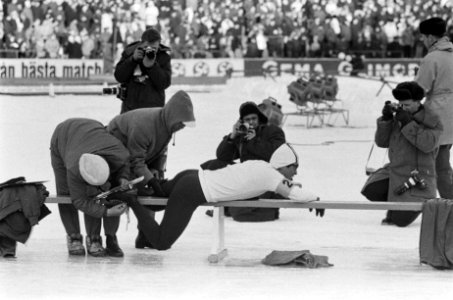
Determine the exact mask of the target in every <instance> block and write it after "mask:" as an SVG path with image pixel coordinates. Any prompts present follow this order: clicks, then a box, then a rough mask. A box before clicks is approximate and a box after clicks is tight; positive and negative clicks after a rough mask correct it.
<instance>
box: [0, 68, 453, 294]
mask: <svg viewBox="0 0 453 300" xmlns="http://www.w3.org/2000/svg"><path fill="white" fill-rule="evenodd" d="M293 79H294V78H293V77H290V76H285V77H278V78H276V79H275V80H272V79H269V78H268V79H265V78H234V79H231V80H230V81H229V82H228V83H227V85H226V86H223V87H214V88H213V89H212V90H213V92H211V93H196V92H190V93H189V94H190V95H191V97H192V101H193V103H194V109H195V116H196V119H197V127H196V128H186V129H184V130H182V131H181V132H178V133H177V135H176V141H175V142H176V145H175V146H170V150H169V152H170V153H169V161H168V173H167V175H168V176H169V177H172V176H173V175H175V174H176V173H177V172H179V171H181V170H183V169H187V168H197V167H198V165H199V164H200V163H202V162H204V161H206V160H208V159H211V158H213V157H214V155H215V149H216V147H217V145H218V143H219V142H220V140H221V138H222V137H223V135H225V134H226V133H228V132H229V131H230V130H231V126H232V125H233V123H234V122H235V121H236V119H237V118H238V108H239V105H240V104H241V103H242V102H244V101H255V102H260V101H261V100H262V99H264V98H266V97H269V96H271V97H274V98H275V99H277V100H278V101H279V103H280V104H282V105H283V111H284V112H291V111H294V110H295V106H294V104H293V103H291V102H290V101H289V100H288V94H287V91H286V86H287V85H288V84H289V83H290V82H291V80H293ZM395 80H397V81H402V80H406V79H403V78H397V79H395ZM381 85H382V83H381V82H379V81H370V80H365V79H357V78H349V77H340V78H339V86H340V92H339V98H341V99H343V107H344V108H347V109H349V110H350V124H349V125H350V126H349V127H346V126H344V122H343V121H342V119H341V118H338V119H337V121H336V123H335V126H333V127H329V126H323V127H316V128H310V129H307V128H306V127H305V119H304V118H302V117H296V116H289V117H288V119H287V121H286V123H285V125H284V130H285V133H286V135H287V140H288V141H289V142H292V143H294V144H295V147H296V150H297V151H298V153H299V155H300V158H301V168H300V170H299V174H298V175H297V176H296V180H298V181H300V182H302V183H303V185H304V187H306V188H307V189H310V190H312V191H315V192H317V193H318V194H319V196H320V197H321V198H322V199H324V200H343V201H364V199H363V197H362V196H361V195H360V189H361V187H362V185H363V183H364V182H365V180H366V176H365V164H366V161H367V157H368V154H369V150H370V147H371V144H372V142H371V141H372V139H373V134H374V129H375V120H376V118H377V117H378V116H379V114H380V111H381V108H382V105H383V103H384V102H385V100H389V99H392V97H391V91H390V89H389V88H387V87H384V89H383V90H382V92H381V94H380V95H379V96H378V97H377V96H376V93H377V92H378V90H379V89H380V87H381ZM178 89H188V90H190V88H189V87H181V86H179V87H171V88H170V89H169V90H168V93H167V95H168V97H170V96H171V95H173V94H174V93H175V92H176V91H177V90H178ZM119 107H120V102H119V100H117V99H115V98H114V97H112V96H73V95H68V96H57V97H54V98H51V97H13V96H0V140H1V141H2V143H1V144H0V181H4V180H6V179H8V178H11V177H14V176H21V175H23V176H26V178H27V179H28V180H48V182H47V184H46V186H47V187H48V189H49V190H50V192H51V194H54V193H55V186H54V185H55V184H54V178H53V173H52V169H51V166H50V155H49V149H48V148H49V141H50V137H51V135H52V132H53V129H54V128H55V126H56V125H57V124H58V123H59V122H61V121H63V120H65V119H67V118H71V117H87V118H93V119H97V120H99V121H101V122H103V123H107V122H108V121H109V120H110V119H111V118H112V117H114V116H115V115H116V114H117V113H118V112H119ZM325 142H329V143H325ZM375 154H376V153H375ZM384 155H385V152H384V151H382V150H381V151H379V153H377V154H376V155H375V156H373V160H374V163H375V164H376V166H377V165H379V164H380V163H382V161H383V160H384ZM49 207H50V209H51V210H52V211H53V213H52V214H51V215H50V216H49V217H48V218H46V219H44V220H43V221H42V222H41V224H39V225H38V226H37V227H35V228H34V232H33V234H32V236H31V238H30V240H29V241H28V243H27V244H26V245H19V246H18V251H17V256H18V257H17V258H16V259H13V260H1V259H0V298H2V299H3V298H4V296H8V297H9V298H12V299H25V298H31V299H56V298H64V299H66V298H71V299H72V298H85V299H98V298H106V299H107V298H108V299H119V298H124V297H133V298H136V299H144V298H153V299H255V298H259V299H303V298H312V299H334V298H335V299H336V298H339V297H342V298H345V299H362V298H364V297H367V298H370V299H383V298H385V299H432V298H433V297H438V296H453V285H452V284H451V283H452V279H453V274H452V273H451V272H441V271H437V270H434V269H432V268H431V267H428V266H423V265H420V264H419V262H418V237H419V228H420V219H418V220H417V221H416V222H415V223H414V224H413V225H411V226H409V227H408V228H403V229H402V228H395V227H387V226H381V225H380V220H381V219H382V218H383V216H384V212H382V211H370V212H367V211H334V210H329V211H327V212H326V216H324V218H322V219H321V218H317V217H315V216H314V214H313V213H312V214H310V213H309V212H308V211H301V210H291V209H287V210H281V213H280V216H281V218H280V220H278V221H275V222H267V223H259V224H251V223H237V222H234V221H232V220H230V219H228V220H227V222H226V245H227V247H228V249H229V256H228V257H227V259H226V260H225V261H224V262H222V263H220V264H217V265H212V264H209V263H208V262H207V259H206V258H207V255H208V253H209V250H210V237H211V234H212V233H211V220H210V218H209V217H207V216H206V215H205V214H204V212H205V208H199V209H198V210H197V211H196V212H195V214H194V217H193V219H192V221H191V223H190V224H189V226H188V228H187V229H186V232H185V233H184V234H183V235H182V237H181V238H180V240H178V241H177V242H176V244H175V245H174V246H173V248H172V249H170V250H168V251H164V252H159V251H154V250H137V249H135V248H134V244H133V241H134V239H135V235H136V230H135V228H136V220H135V217H134V216H133V215H132V214H131V217H130V223H129V224H127V218H126V217H125V216H124V217H123V218H122V224H121V227H120V229H119V232H118V238H119V241H120V245H121V246H122V248H123V250H124V252H125V257H124V258H123V259H113V258H101V259H99V258H98V259H96V258H92V257H86V258H73V257H68V255H67V252H66V245H65V243H66V241H65V233H64V230H63V226H62V224H61V221H60V219H59V216H58V210H57V207H56V206H55V205H49ZM160 217H161V214H159V215H158V218H160ZM82 219H83V218H81V220H82ZM82 233H83V234H84V231H82ZM274 249H277V250H304V249H309V250H310V251H311V252H312V253H314V254H319V255H327V256H328V257H329V261H330V262H331V263H333V264H334V266H333V267H331V268H327V269H314V270H310V269H302V268H293V267H267V266H264V265H262V264H261V263H260V260H261V259H262V258H264V256H266V255H267V254H268V253H269V252H271V251H272V250H274Z"/></svg>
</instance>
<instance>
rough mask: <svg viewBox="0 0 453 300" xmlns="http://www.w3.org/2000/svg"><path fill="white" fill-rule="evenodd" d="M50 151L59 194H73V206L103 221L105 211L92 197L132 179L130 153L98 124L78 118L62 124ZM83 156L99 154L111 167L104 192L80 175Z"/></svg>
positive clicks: (58, 128) (56, 131)
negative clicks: (85, 154) (123, 180)
mask: <svg viewBox="0 0 453 300" xmlns="http://www.w3.org/2000/svg"><path fill="white" fill-rule="evenodd" d="M50 150H51V161H52V168H53V169H54V173H55V181H56V187H57V194H59V195H70V196H71V200H72V204H73V205H74V206H75V207H76V208H77V209H79V210H81V211H82V212H84V213H86V214H88V215H90V216H92V217H95V218H101V217H102V216H103V215H104V213H105V210H106V208H105V207H104V206H102V205H100V204H98V203H95V202H94V201H93V200H92V197H94V196H95V195H96V194H98V193H100V192H102V191H103V190H106V189H108V188H110V186H116V185H118V184H119V180H120V179H121V178H124V179H127V180H129V179H130V178H129V177H130V165H129V152H128V151H127V149H126V148H125V147H124V146H123V144H122V143H121V142H120V141H119V140H118V139H116V138H115V137H114V136H112V135H110V134H109V133H108V132H107V130H106V128H105V127H104V125H103V124H101V123H100V122H98V121H95V120H90V119H82V118H75V119H68V120H66V121H64V122H62V123H60V124H59V125H58V126H57V128H56V129H55V131H54V133H53V135H52V139H51V145H50ZM84 153H91V154H97V155H99V156H101V157H103V158H104V159H105V160H106V161H107V163H108V165H109V168H110V177H109V179H108V182H107V183H106V184H105V185H104V186H102V187H101V189H100V188H98V187H93V186H90V185H89V184H88V183H87V182H86V181H85V180H84V179H83V178H82V176H81V174H80V170H79V159H80V156H81V155H82V154H84Z"/></svg>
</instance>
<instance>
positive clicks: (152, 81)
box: [114, 28, 171, 113]
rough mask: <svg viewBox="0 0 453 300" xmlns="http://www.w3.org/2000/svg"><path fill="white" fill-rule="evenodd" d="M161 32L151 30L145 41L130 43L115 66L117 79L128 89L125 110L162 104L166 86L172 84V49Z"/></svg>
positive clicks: (122, 110)
mask: <svg viewBox="0 0 453 300" xmlns="http://www.w3.org/2000/svg"><path fill="white" fill-rule="evenodd" d="M160 40H161V37H160V33H159V32H158V31H157V30H156V29H153V28H150V29H147V30H146V31H145V32H144V33H143V35H142V38H141V41H138V42H134V43H132V44H129V45H128V46H127V47H126V49H125V50H124V51H123V54H122V55H121V60H120V61H119V62H118V64H117V65H116V68H115V73H114V75H115V78H116V80H117V81H118V82H120V83H122V84H124V85H125V86H126V88H127V96H126V98H125V99H123V103H122V106H121V113H125V112H127V111H130V110H133V109H137V108H144V107H162V106H164V104H165V89H167V88H168V87H169V86H170V84H171V62H170V61H171V58H170V55H169V54H168V51H169V48H168V47H167V46H164V45H162V44H161V43H160Z"/></svg>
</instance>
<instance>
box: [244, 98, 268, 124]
mask: <svg viewBox="0 0 453 300" xmlns="http://www.w3.org/2000/svg"><path fill="white" fill-rule="evenodd" d="M250 114H257V115H258V119H259V121H260V124H267V121H268V120H267V117H266V116H265V115H264V114H263V113H262V111H261V110H260V109H259V107H258V105H256V103H255V102H251V101H248V102H244V103H242V104H241V106H240V107H239V116H240V118H241V120H242V119H243V118H244V117H245V116H247V115H250Z"/></svg>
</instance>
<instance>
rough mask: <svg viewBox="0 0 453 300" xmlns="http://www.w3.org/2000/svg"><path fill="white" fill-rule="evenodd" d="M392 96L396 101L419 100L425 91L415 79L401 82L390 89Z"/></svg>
mask: <svg viewBox="0 0 453 300" xmlns="http://www.w3.org/2000/svg"><path fill="white" fill-rule="evenodd" d="M392 94H393V97H395V99H396V100H398V101H403V100H414V101H420V100H422V99H423V97H425V91H424V90H423V88H422V87H421V86H420V85H419V84H418V83H417V82H415V81H405V82H401V83H400V84H398V85H397V86H396V88H394V89H393V90H392Z"/></svg>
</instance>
